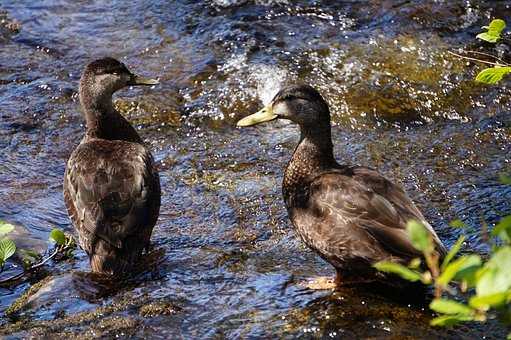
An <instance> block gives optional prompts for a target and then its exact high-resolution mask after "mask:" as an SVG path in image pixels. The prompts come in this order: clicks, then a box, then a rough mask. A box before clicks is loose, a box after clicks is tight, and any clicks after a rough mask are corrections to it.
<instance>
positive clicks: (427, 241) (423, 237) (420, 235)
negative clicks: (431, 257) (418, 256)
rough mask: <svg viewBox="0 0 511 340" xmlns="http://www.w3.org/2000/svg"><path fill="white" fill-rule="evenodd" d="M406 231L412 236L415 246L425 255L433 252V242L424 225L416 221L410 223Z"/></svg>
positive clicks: (411, 239)
mask: <svg viewBox="0 0 511 340" xmlns="http://www.w3.org/2000/svg"><path fill="white" fill-rule="evenodd" d="M406 231H407V232H408V235H410V241H411V242H412V244H413V246H414V247H415V248H416V249H417V250H420V251H422V252H423V253H430V252H431V251H432V250H433V240H432V239H431V235H430V234H429V232H428V230H427V229H426V227H424V225H423V224H422V223H420V222H417V221H415V220H410V221H408V223H407V225H406Z"/></svg>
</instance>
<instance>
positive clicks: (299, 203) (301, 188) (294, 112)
mask: <svg viewBox="0 0 511 340" xmlns="http://www.w3.org/2000/svg"><path fill="white" fill-rule="evenodd" d="M274 119H288V120H290V121H292V122H294V123H296V124H298V125H299V127H300V132H301V136H300V142H299V144H298V146H297V147H296V149H295V151H294V153H293V156H292V158H291V160H290V162H289V163H288V165H287V168H286V170H285V174H284V180H283V183H282V192H283V196H284V201H285V204H286V207H287V211H288V215H289V218H290V219H291V222H292V224H293V226H294V228H295V230H296V232H297V233H298V235H299V236H300V237H301V239H302V240H303V241H304V242H305V244H306V245H307V246H308V247H310V248H311V249H312V250H314V251H315V252H316V253H318V254H319V255H320V256H321V257H322V258H323V259H325V260H326V261H327V262H329V263H330V264H332V265H333V266H334V267H335V269H336V272H337V275H336V278H335V280H331V281H330V282H329V283H331V284H332V285H331V286H330V285H328V284H327V286H328V288H333V287H335V286H339V285H342V284H344V283H349V282H353V281H356V280H365V279H368V280H371V279H373V278H374V279H376V280H378V279H382V278H384V277H385V278H387V277H386V276H384V277H382V276H381V275H383V274H381V273H378V272H376V270H375V269H374V268H373V267H372V265H373V264H374V263H375V262H378V261H383V260H388V261H394V262H400V263H407V262H408V261H410V260H411V259H413V258H416V257H420V256H421V253H420V252H419V251H418V250H417V249H415V248H414V246H413V245H412V243H411V241H410V239H409V237H408V234H407V232H406V225H407V222H408V221H409V220H412V219H413V220H417V221H420V222H422V223H423V224H424V225H425V226H426V228H427V230H428V231H429V233H430V234H431V236H432V239H433V240H434V243H435V246H436V251H437V253H438V254H439V255H440V256H442V255H443V254H445V248H444V246H443V244H442V242H441V241H440V239H439V238H438V236H437V234H436V233H435V231H434V230H433V228H432V227H431V225H430V224H429V223H428V222H427V221H426V220H425V218H424V216H423V215H422V213H421V212H420V211H419V209H417V207H416V206H415V204H414V203H413V202H412V200H411V199H410V198H409V197H408V196H407V194H406V193H405V191H404V190H403V188H402V187H401V186H400V185H398V184H395V183H393V182H391V181H390V180H388V179H387V178H385V177H384V176H382V175H381V174H380V173H378V172H377V171H376V170H373V169H371V168H367V167H363V166H356V165H348V164H342V165H341V164H339V163H337V162H336V160H335V158H334V155H333V144H332V137H331V126H330V110H329V108H328V105H327V103H326V102H325V100H324V99H323V97H322V96H321V95H320V94H319V93H318V92H317V91H316V90H315V89H314V88H312V87H311V86H308V85H295V86H289V87H285V88H283V89H282V90H281V91H280V92H278V93H277V95H276V96H275V97H274V98H273V100H272V101H271V102H270V104H269V105H268V106H266V107H265V108H263V109H262V110H260V111H259V112H257V113H255V114H252V115H250V116H248V117H245V118H243V119H241V120H240V121H239V122H238V123H237V125H238V126H240V127H245V126H251V125H255V124H259V123H262V122H268V121H271V120H274ZM318 282H321V281H318ZM323 282H324V283H326V281H324V280H323ZM311 287H315V285H314V284H313V285H311ZM316 287H318V286H316ZM318 288H320V287H318Z"/></svg>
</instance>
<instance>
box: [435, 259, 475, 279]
mask: <svg viewBox="0 0 511 340" xmlns="http://www.w3.org/2000/svg"><path fill="white" fill-rule="evenodd" d="M480 265H481V258H480V257H479V256H478V255H466V256H461V257H460V258H458V259H456V260H455V261H453V262H451V263H449V264H448V265H447V266H446V268H445V270H444V271H443V272H442V274H441V275H440V276H439V277H438V280H437V282H438V283H439V284H440V285H442V286H447V284H448V283H449V282H451V280H452V279H453V278H454V277H455V276H456V274H458V273H461V272H462V271H465V270H467V269H470V268H472V267H476V268H477V267H479V266H480ZM460 278H461V279H463V277H460Z"/></svg>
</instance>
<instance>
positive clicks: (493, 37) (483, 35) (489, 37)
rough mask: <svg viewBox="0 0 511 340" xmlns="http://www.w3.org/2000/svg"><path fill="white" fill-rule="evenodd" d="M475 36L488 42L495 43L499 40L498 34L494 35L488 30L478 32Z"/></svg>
mask: <svg viewBox="0 0 511 340" xmlns="http://www.w3.org/2000/svg"><path fill="white" fill-rule="evenodd" d="M476 38H478V39H481V40H484V41H486V42H489V43H496V42H497V41H498V40H499V38H500V35H499V36H496V35H491V34H489V33H488V32H483V33H479V34H478V35H477V36H476Z"/></svg>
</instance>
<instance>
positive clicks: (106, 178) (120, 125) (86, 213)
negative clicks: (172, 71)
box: [64, 58, 161, 275]
mask: <svg viewBox="0 0 511 340" xmlns="http://www.w3.org/2000/svg"><path fill="white" fill-rule="evenodd" d="M157 83H158V81H156V80H153V79H147V78H142V77H139V76H136V75H134V74H132V73H131V72H130V71H129V70H128V69H127V68H126V66H125V65H124V64H122V63H121V62H119V61H117V60H115V59H113V58H104V59H99V60H96V61H93V62H92V63H90V64H88V65H87V67H86V68H85V71H84V72H83V74H82V76H81V79H80V89H79V96H80V103H81V106H82V111H83V115H84V117H85V121H86V126H87V129H86V133H85V136H84V137H83V139H82V140H81V142H80V145H78V147H77V148H76V149H75V150H74V151H73V152H72V153H71V156H70V158H69V160H68V162H67V166H66V171H65V174H64V201H65V204H66V207H67V210H68V213H69V216H70V218H71V220H72V222H73V224H74V227H75V229H76V231H77V232H78V235H79V244H80V246H81V248H82V249H83V250H84V251H85V252H86V253H87V255H88V256H89V259H90V265H91V268H92V271H93V272H97V273H105V274H112V275H124V274H128V273H129V270H130V269H131V268H132V267H133V265H134V264H135V263H136V262H137V260H138V259H139V258H140V256H141V254H142V251H143V250H144V249H145V248H147V247H148V246H149V241H150V238H151V233H152V230H153V227H154V225H155V224H156V220H157V219H158V214H159V210H160V201H161V191H160V180H159V176H158V172H157V171H156V169H155V166H154V160H153V156H152V155H151V152H150V151H149V150H148V149H147V147H146V146H145V145H144V143H143V141H142V139H141V138H140V136H139V135H138V133H137V131H136V130H135V129H134V128H133V127H132V126H131V125H130V124H129V123H128V121H127V120H126V119H124V117H123V116H121V114H120V113H119V112H117V111H116V110H115V109H114V106H113V104H112V95H113V94H114V92H116V91H118V90H120V89H122V88H124V87H126V86H132V85H155V84H157Z"/></svg>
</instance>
